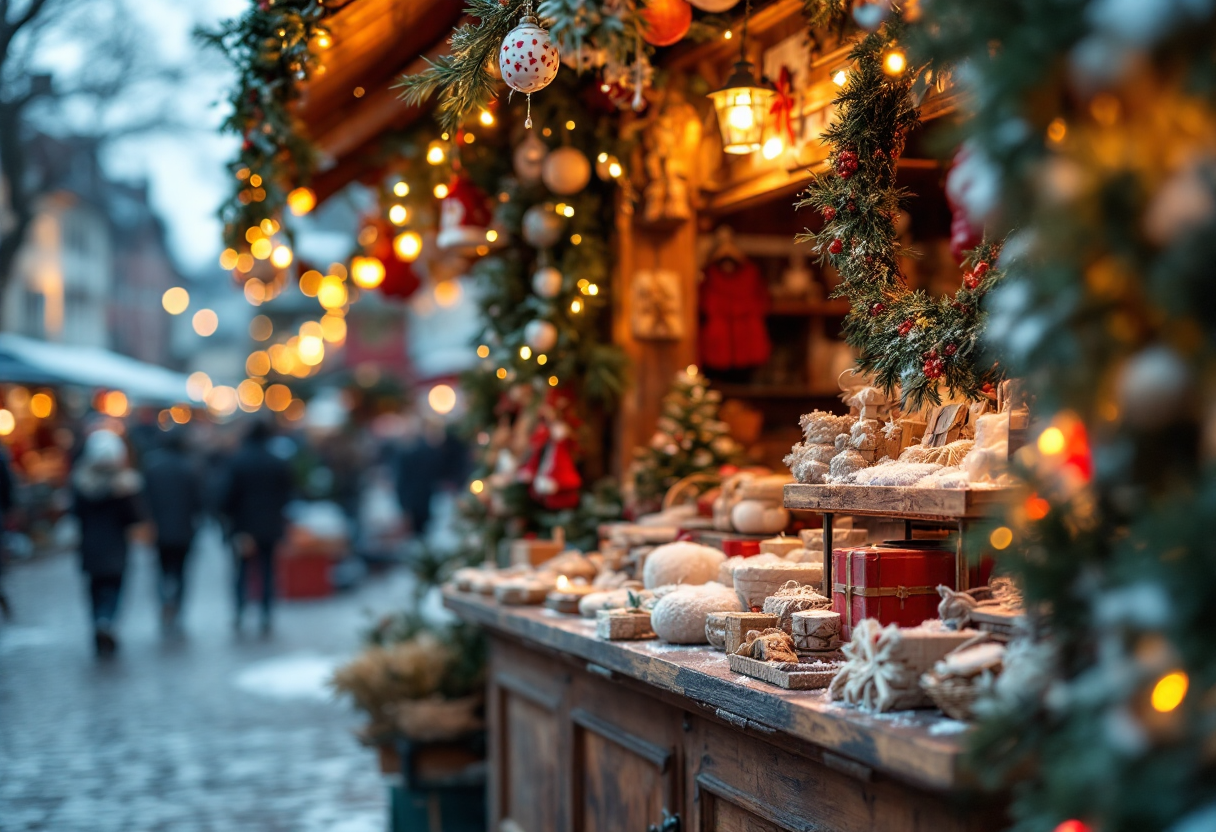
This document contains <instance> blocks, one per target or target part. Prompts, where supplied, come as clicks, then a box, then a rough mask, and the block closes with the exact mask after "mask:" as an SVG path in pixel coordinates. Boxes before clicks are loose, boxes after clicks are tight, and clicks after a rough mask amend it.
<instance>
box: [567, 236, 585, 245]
mask: <svg viewBox="0 0 1216 832" xmlns="http://www.w3.org/2000/svg"><path fill="white" fill-rule="evenodd" d="M582 241H583V235H582V234H571V235H570V245H572V246H577V245H579V244H580V243H582Z"/></svg>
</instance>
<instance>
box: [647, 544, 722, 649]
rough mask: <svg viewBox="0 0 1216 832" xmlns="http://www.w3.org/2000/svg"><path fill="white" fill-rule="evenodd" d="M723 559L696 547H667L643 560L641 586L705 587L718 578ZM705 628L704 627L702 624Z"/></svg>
mask: <svg viewBox="0 0 1216 832" xmlns="http://www.w3.org/2000/svg"><path fill="white" fill-rule="evenodd" d="M724 560H726V555H724V554H722V553H721V552H720V551H718V550H717V549H714V548H711V547H709V546H702V545H700V544H699V543H686V542H679V543H668V544H665V545H663V546H659V547H658V548H656V549H655V550H654V551H652V552H651V553H650V554H649V555H647V556H646V565H645V566H644V567H643V568H642V583H643V585H645V587H646V588H647V589H654V588H655V587H659V586H663V585H664V584H704V583H709V582H710V581H712V580H714V579H715V578H717V577H718V567H720V566H721V565H722V562H723V561H724ZM701 626H702V628H704V626H705V623H704V622H702V623H701Z"/></svg>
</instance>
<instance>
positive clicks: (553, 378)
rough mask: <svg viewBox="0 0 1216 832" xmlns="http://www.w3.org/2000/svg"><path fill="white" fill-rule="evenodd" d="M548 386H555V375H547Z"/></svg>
mask: <svg viewBox="0 0 1216 832" xmlns="http://www.w3.org/2000/svg"><path fill="white" fill-rule="evenodd" d="M549 386H550V387H556V386H557V376H549Z"/></svg>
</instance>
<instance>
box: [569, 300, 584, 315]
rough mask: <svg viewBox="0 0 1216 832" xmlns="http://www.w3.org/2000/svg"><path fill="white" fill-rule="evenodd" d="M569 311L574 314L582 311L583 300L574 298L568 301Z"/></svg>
mask: <svg viewBox="0 0 1216 832" xmlns="http://www.w3.org/2000/svg"><path fill="white" fill-rule="evenodd" d="M570 311H571V312H573V313H574V314H575V315H577V314H578V313H579V312H582V311H583V302H582V301H581V300H579V299H578V298H575V299H574V300H572V301H570Z"/></svg>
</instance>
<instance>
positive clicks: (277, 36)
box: [195, 0, 331, 250]
mask: <svg viewBox="0 0 1216 832" xmlns="http://www.w3.org/2000/svg"><path fill="white" fill-rule="evenodd" d="M330 13H331V11H330V9H328V8H326V7H325V6H324V5H323V4H322V3H321V2H320V0H277V2H268V1H267V0H262V2H259V3H257V4H256V5H255V6H254V7H253V8H251V9H250V10H249V11H247V12H245V13H244V14H243V15H241V16H240V17H238V18H234V19H232V20H227V21H224V22H223V23H222V24H220V27H219V29H218V30H215V31H203V30H199V31H196V32H195V37H197V38H198V39H199V40H200V41H201V42H202V43H203V44H204V45H206V46H209V47H212V48H214V49H217V50H219V51H220V52H222V53H223V54H224V56H225V57H226V58H227V59H228V61H229V62H230V63H232V65H233V66H234V67H235V68H236V71H237V83H236V85H235V86H234V87H233V90H232V93H231V94H230V96H229V103H230V104H231V105H232V112H231V113H230V114H229V116H228V118H227V119H225V120H224V123H223V130H225V131H226V132H229V133H235V134H236V135H239V136H241V138H242V143H241V149H240V153H239V155H238V156H237V158H236V159H235V160H233V161H232V162H231V163H230V164H229V169H230V170H231V171H232V173H233V174H234V176H235V177H236V185H235V187H234V190H233V194H232V196H231V197H230V198H229V199H228V201H227V202H225V203H224V205H223V206H222V207H221V208H220V218H221V219H222V220H223V221H224V241H225V243H226V244H227V245H228V247H230V248H233V249H238V250H239V249H244V248H246V247H247V243H246V241H245V237H244V235H245V230H246V229H247V228H250V227H252V226H256V225H259V224H260V223H261V221H262V220H264V219H273V220H276V221H278V220H280V219H281V218H282V216H283V208H284V206H285V205H286V202H287V194H288V192H289V191H291V189H292V188H294V187H296V186H297V185H299V184H304V183H307V181H308V179H309V178H310V177H311V175H312V172H313V169H314V167H315V165H316V150H315V148H314V146H313V144H312V142H311V141H310V140H309V139H308V138H307V137H306V136H305V134H304V131H303V129H302V126H301V125H300V123H299V120H298V119H297V118H296V117H295V115H294V114H293V112H292V110H291V105H292V104H293V103H294V102H295V101H296V100H297V99H298V98H299V97H300V87H301V84H302V83H303V82H304V81H306V80H308V78H309V76H310V75H311V74H312V73H313V72H314V71H315V69H316V67H317V65H318V58H317V54H318V53H319V52H320V51H322V50H323V49H324V48H326V44H327V43H328V40H329V37H330V35H329V32H328V31H327V30H326V29H325V27H324V26H323V25H322V24H323V21H324V19H325V18H326V16H327V15H329V14H330ZM253 177H257V179H256V180H255V179H254V178H253ZM258 180H260V182H259V183H258V184H254V183H255V182H257V181H258Z"/></svg>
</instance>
